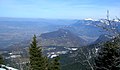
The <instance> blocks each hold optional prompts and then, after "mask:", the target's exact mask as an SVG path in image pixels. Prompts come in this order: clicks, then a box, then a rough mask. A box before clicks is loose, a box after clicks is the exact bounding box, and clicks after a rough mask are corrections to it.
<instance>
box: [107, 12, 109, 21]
mask: <svg viewBox="0 0 120 70" xmlns="http://www.w3.org/2000/svg"><path fill="white" fill-rule="evenodd" d="M107 20H109V10H107Z"/></svg>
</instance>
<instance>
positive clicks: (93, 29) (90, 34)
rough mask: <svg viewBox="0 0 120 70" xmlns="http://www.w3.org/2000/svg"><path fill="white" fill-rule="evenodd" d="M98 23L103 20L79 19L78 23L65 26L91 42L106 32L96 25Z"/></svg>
mask: <svg viewBox="0 0 120 70" xmlns="http://www.w3.org/2000/svg"><path fill="white" fill-rule="evenodd" d="M98 23H101V22H99V21H92V20H79V21H77V22H76V23H74V24H71V25H69V26H67V27H64V28H65V29H68V30H70V31H72V32H73V33H75V34H76V35H78V36H79V37H82V38H83V39H85V40H87V41H88V42H90V43H91V42H94V41H95V40H96V39H97V38H98V37H99V36H100V35H101V34H104V32H103V31H102V29H101V28H99V27H97V26H96V24H98Z"/></svg>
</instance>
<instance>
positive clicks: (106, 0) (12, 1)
mask: <svg viewBox="0 0 120 70" xmlns="http://www.w3.org/2000/svg"><path fill="white" fill-rule="evenodd" d="M107 10H109V11H110V16H111V17H112V18H114V17H115V16H118V17H120V0H0V17H24V18H61V19H83V18H89V17H91V18H96V19H98V18H105V16H106V11H107Z"/></svg>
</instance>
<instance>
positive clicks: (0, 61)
mask: <svg viewBox="0 0 120 70" xmlns="http://www.w3.org/2000/svg"><path fill="white" fill-rule="evenodd" d="M1 64H4V60H3V57H2V55H0V65H1Z"/></svg>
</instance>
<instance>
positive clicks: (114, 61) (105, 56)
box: [95, 40, 120, 70]
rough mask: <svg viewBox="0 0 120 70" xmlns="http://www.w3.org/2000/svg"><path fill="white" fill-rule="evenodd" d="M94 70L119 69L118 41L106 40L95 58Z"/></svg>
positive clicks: (119, 48)
mask: <svg viewBox="0 0 120 70" xmlns="http://www.w3.org/2000/svg"><path fill="white" fill-rule="evenodd" d="M95 70H120V47H119V42H118V41H115V40H114V42H107V43H105V44H104V46H103V47H102V48H101V49H100V52H99V53H98V56H97V57H96V58H95Z"/></svg>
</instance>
